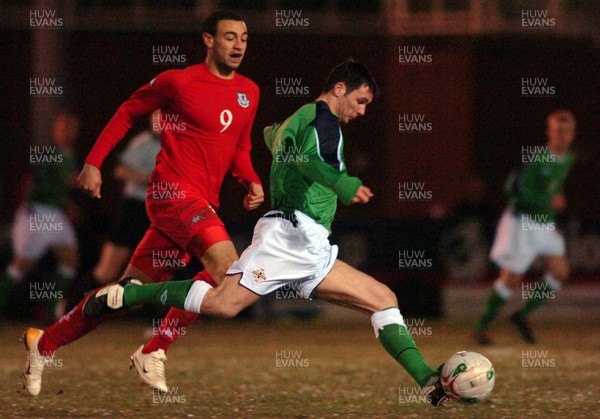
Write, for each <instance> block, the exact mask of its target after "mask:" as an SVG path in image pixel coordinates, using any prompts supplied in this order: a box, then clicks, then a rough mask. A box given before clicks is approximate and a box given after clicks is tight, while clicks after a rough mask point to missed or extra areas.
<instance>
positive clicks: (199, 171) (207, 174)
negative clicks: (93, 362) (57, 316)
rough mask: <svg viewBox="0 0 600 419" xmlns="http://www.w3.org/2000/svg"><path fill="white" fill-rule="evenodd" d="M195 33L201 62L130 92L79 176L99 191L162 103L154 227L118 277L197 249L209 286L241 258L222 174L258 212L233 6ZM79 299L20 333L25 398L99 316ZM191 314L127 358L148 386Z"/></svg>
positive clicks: (163, 268) (250, 108)
mask: <svg viewBox="0 0 600 419" xmlns="http://www.w3.org/2000/svg"><path fill="white" fill-rule="evenodd" d="M202 38H203V41H204V44H205V45H206V47H207V56H206V60H205V62H204V63H202V64H198V65H194V66H190V67H187V68H185V69H183V70H170V71H165V72H163V73H161V74H159V75H158V76H157V77H156V78H155V79H153V80H152V81H150V83H148V84H147V85H145V86H143V87H142V88H140V89H139V90H137V91H136V92H135V93H134V94H133V95H132V96H131V97H130V98H129V100H127V101H126V102H125V103H123V104H122V105H121V106H120V107H119V109H118V110H117V112H116V114H115V115H114V116H113V118H112V119H111V120H110V122H109V123H108V125H107V126H106V127H105V128H104V130H103V131H102V133H101V134H100V137H99V138H98V140H97V141H96V144H95V145H94V147H93V149H92V151H91V152H90V154H89V155H88V157H87V159H86V164H85V166H84V168H83V170H82V171H81V173H80V175H79V179H78V181H79V184H80V186H81V187H82V188H83V189H85V190H87V191H89V192H90V193H91V194H92V196H94V197H95V198H100V187H101V184H102V178H101V175H100V167H101V165H102V162H103V160H104V158H105V157H106V156H107V155H108V153H109V152H110V151H111V150H112V148H113V147H114V146H115V145H116V144H117V143H118V142H119V141H120V140H121V139H123V137H124V136H125V134H126V133H127V131H128V130H129V129H130V128H131V126H132V124H133V123H134V122H135V121H137V120H138V119H139V118H141V117H143V116H144V115H147V114H148V113H149V112H152V111H154V110H155V109H161V115H162V116H161V120H162V121H169V122H168V123H165V124H163V130H162V132H161V151H160V152H159V153H158V156H157V159H156V168H155V169H154V171H153V173H152V176H151V177H150V182H149V184H148V194H147V200H146V209H147V212H148V216H149V218H150V221H151V225H150V227H149V229H148V231H147V232H146V234H145V236H144V238H143V239H142V241H141V242H140V243H139V244H138V246H137V248H136V250H135V252H134V254H133V256H132V258H131V261H130V263H129V265H128V266H127V269H126V270H125V272H124V274H123V276H124V277H126V278H128V277H130V276H134V277H135V278H138V279H140V280H141V281H142V282H162V281H166V280H168V279H170V278H171V276H172V274H173V272H174V270H175V269H178V268H177V267H174V265H175V264H174V263H171V262H173V261H176V262H183V263H185V262H186V261H189V259H190V257H191V256H195V257H197V258H198V259H199V260H200V261H201V262H202V264H203V265H204V267H205V269H206V270H205V271H202V272H201V273H200V274H199V275H198V276H197V278H198V279H203V280H206V281H209V282H211V283H213V284H215V285H216V284H218V283H220V282H222V280H223V279H224V277H225V273H226V272H227V269H228V268H229V267H230V266H231V264H232V263H233V262H234V261H235V260H236V259H237V257H238V256H237V252H236V250H235V247H234V246H233V243H232V242H231V239H230V238H229V235H228V234H227V231H226V230H225V226H224V225H223V223H222V221H221V220H220V218H219V217H218V216H217V214H216V209H217V208H218V207H219V192H220V189H221V184H222V181H223V178H224V176H225V174H226V173H227V171H231V173H232V175H233V176H234V177H235V178H236V179H237V180H238V181H240V182H241V183H242V184H243V185H244V187H245V188H246V189H247V191H248V193H247V195H246V196H245V198H244V200H243V205H244V207H245V208H246V209H248V210H252V209H255V208H257V207H258V206H259V205H260V204H261V203H262V202H263V201H264V193H263V189H262V186H261V183H260V179H259V178H258V175H257V174H256V172H255V171H254V168H253V167H252V163H251V161H250V150H251V142H250V133H251V130H252V124H253V122H254V116H255V115H256V109H257V107H258V100H259V90H258V87H257V86H256V84H254V83H253V82H252V81H251V80H249V79H247V78H245V77H243V76H241V75H239V74H237V73H236V69H237V68H238V67H239V65H240V64H241V62H242V59H243V58H244V53H245V51H246V46H247V40H248V30H247V28H246V24H245V23H244V21H243V19H242V18H241V17H240V16H238V15H237V14H235V13H233V12H230V11H217V12H215V13H213V14H212V15H210V16H209V17H208V18H207V19H206V21H205V22H204V28H203V34H202ZM157 255H158V256H157ZM161 255H168V259H169V260H166V261H165V259H161V258H162V256H161ZM165 262H168V263H165ZM124 281H125V282H126V281H128V279H125V280H124ZM86 301H87V298H86V299H84V300H82V301H81V302H80V303H79V304H78V305H77V306H76V307H75V308H74V309H73V310H71V312H69V313H68V314H67V315H66V316H64V317H63V318H62V319H61V320H60V321H59V322H58V323H56V324H54V325H53V326H51V327H50V328H48V329H46V330H45V331H42V330H39V329H35V328H29V329H27V331H26V332H25V334H24V341H25V345H26V348H27V360H28V361H27V369H26V371H25V373H24V374H23V380H24V385H25V388H26V390H27V391H28V392H29V393H30V394H31V395H37V394H39V392H40V390H41V379H42V372H43V367H44V363H45V361H46V359H47V358H49V357H52V356H53V355H54V351H55V350H56V349H57V348H58V347H60V346H63V345H66V344H67V343H69V342H72V341H74V340H75V339H78V338H80V337H81V336H83V335H85V334H86V333H88V332H90V331H91V330H93V329H95V328H96V327H97V326H98V325H99V324H100V323H101V322H102V321H103V320H104V318H100V319H97V318H95V319H90V318H86V317H85V316H84V314H83V311H82V309H83V307H84V306H85V304H86ZM196 317H197V315H195V314H193V313H186V312H185V311H183V310H177V309H173V310H171V311H170V312H169V314H168V315H167V316H166V317H165V319H164V321H163V324H162V325H161V326H160V328H159V333H158V334H157V335H155V336H154V337H153V339H152V340H151V341H150V342H148V343H147V344H146V345H145V346H141V347H140V348H139V349H138V350H137V351H136V352H135V353H134V354H133V355H132V357H131V358H132V362H133V365H135V367H136V370H137V371H138V373H139V375H140V377H141V379H142V380H143V381H144V382H145V383H147V384H149V385H150V386H152V387H153V388H155V389H158V390H160V391H163V392H167V391H168V388H167V385H166V379H165V371H164V363H165V361H166V356H165V352H166V350H167V348H168V347H169V344H170V343H172V342H173V340H174V339H176V338H177V333H176V332H177V331H178V330H182V329H183V330H185V327H187V326H188V325H189V324H190V323H191V322H192V321H194V320H195V319H196ZM173 325H176V326H175V327H174V326H173ZM173 330H174V331H175V333H173Z"/></svg>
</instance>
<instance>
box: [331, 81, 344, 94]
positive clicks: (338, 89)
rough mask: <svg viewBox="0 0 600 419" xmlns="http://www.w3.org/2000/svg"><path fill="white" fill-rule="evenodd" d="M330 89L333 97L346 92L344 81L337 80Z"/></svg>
mask: <svg viewBox="0 0 600 419" xmlns="http://www.w3.org/2000/svg"><path fill="white" fill-rule="evenodd" d="M331 90H332V93H333V95H334V96H335V97H340V96H343V95H345V94H346V83H344V82H343V81H338V82H337V83H336V84H335V85H334V86H333V89H331Z"/></svg>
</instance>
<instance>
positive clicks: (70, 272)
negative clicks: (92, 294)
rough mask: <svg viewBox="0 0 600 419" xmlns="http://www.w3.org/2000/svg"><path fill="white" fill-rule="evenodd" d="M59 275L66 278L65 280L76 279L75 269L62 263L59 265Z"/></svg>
mask: <svg viewBox="0 0 600 419" xmlns="http://www.w3.org/2000/svg"><path fill="white" fill-rule="evenodd" d="M58 273H59V274H61V275H62V276H64V277H65V278H70V279H72V278H74V277H75V268H72V267H70V266H69V265H65V264H62V263H60V264H59V265H58Z"/></svg>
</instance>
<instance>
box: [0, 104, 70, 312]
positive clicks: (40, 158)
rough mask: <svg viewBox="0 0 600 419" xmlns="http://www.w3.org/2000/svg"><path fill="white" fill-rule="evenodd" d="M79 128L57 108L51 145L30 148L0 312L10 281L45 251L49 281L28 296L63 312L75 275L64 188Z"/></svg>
mask: <svg viewBox="0 0 600 419" xmlns="http://www.w3.org/2000/svg"><path fill="white" fill-rule="evenodd" d="M78 132H79V119H78V118H77V117H76V116H75V115H73V114H70V113H67V112H61V113H59V114H58V115H57V116H56V118H55V119H54V123H53V125H52V140H53V145H38V146H31V147H30V154H29V163H30V165H31V171H32V179H31V183H30V185H29V187H28V190H27V196H26V198H25V202H24V203H23V205H22V206H21V207H20V208H19V210H18V211H17V213H16V214H15V221H14V224H13V231H12V241H13V253H14V256H13V259H12V261H11V262H10V264H9V265H8V266H7V268H6V271H5V272H4V274H3V275H2V276H1V277H0V311H1V310H2V309H3V308H4V307H5V306H6V305H7V304H8V302H9V301H10V293H11V290H12V289H13V287H14V286H15V284H17V283H20V282H21V281H22V280H23V278H25V276H26V275H27V274H28V273H30V272H31V271H32V270H33V269H34V267H35V266H36V264H37V263H38V262H39V260H40V259H41V258H42V257H43V256H44V255H45V254H46V252H48V251H49V250H50V251H51V252H52V253H53V254H54V255H55V257H56V259H57V262H58V266H57V269H56V272H54V275H53V280H54V284H53V285H49V286H48V287H46V288H45V290H47V292H44V291H40V292H37V293H36V292H35V290H34V291H33V295H34V296H35V295H39V297H38V298H40V299H47V301H48V309H49V312H50V315H51V317H52V318H60V317H61V316H62V315H63V314H64V313H63V311H64V309H65V302H66V299H65V292H66V290H67V288H68V287H69V285H70V283H71V281H72V280H73V278H74V277H75V274H76V271H77V265H78V259H79V258H78V251H77V237H76V234H75V229H74V228H73V226H72V224H71V221H70V220H69V218H68V217H67V207H68V204H69V199H68V195H69V189H70V188H71V187H74V186H75V177H76V172H75V169H76V167H75V156H74V154H73V147H74V143H75V139H76V138H77V134H78ZM30 294H31V293H30ZM30 297H31V295H30Z"/></svg>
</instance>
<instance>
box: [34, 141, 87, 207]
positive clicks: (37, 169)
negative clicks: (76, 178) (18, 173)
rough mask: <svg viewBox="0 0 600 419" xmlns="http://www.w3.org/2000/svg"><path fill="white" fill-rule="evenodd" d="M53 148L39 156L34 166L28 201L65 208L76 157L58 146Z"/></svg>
mask: <svg viewBox="0 0 600 419" xmlns="http://www.w3.org/2000/svg"><path fill="white" fill-rule="evenodd" d="M51 149H52V151H51V152H50V153H48V154H45V155H43V156H37V159H36V163H37V165H34V166H32V171H33V179H32V182H31V185H30V186H29V190H28V191H27V202H28V203H29V204H35V203H38V204H44V205H48V206H51V207H54V208H59V209H64V208H65V204H66V200H67V196H68V194H69V185H68V179H69V176H71V175H72V174H73V172H74V171H75V157H74V156H73V154H72V153H67V152H65V151H63V150H61V149H59V148H57V147H54V146H52V148H51Z"/></svg>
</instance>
